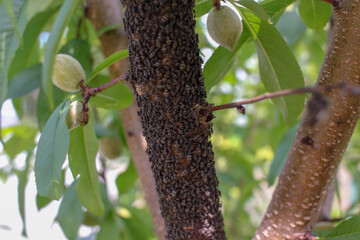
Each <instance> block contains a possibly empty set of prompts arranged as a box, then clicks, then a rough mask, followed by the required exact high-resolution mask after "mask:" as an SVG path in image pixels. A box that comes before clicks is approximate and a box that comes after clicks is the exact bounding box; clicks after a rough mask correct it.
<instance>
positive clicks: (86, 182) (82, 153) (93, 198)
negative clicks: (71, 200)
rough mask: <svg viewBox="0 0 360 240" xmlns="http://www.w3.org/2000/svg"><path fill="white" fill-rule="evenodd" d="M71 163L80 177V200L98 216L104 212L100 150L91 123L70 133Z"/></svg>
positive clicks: (73, 170)
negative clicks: (99, 173)
mask: <svg viewBox="0 0 360 240" xmlns="http://www.w3.org/2000/svg"><path fill="white" fill-rule="evenodd" d="M70 142H71V144H70V148H69V164H70V169H71V172H72V174H73V176H74V178H77V176H78V175H80V177H79V183H78V186H77V192H78V196H79V199H80V202H81V203H82V205H83V206H84V207H86V208H87V210H88V211H89V212H92V213H93V214H95V215H97V216H101V215H102V214H103V213H104V204H103V201H102V199H101V194H100V185H99V180H98V173H97V170H96V166H95V157H96V154H97V150H98V144H97V139H96V135H95V130H94V128H93V127H92V125H91V124H90V123H89V124H87V125H86V126H85V127H77V128H75V129H74V130H72V131H71V133H70Z"/></svg>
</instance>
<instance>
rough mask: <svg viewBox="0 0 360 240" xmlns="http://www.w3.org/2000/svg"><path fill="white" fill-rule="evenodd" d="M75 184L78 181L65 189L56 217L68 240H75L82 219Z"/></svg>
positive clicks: (82, 215)
mask: <svg viewBox="0 0 360 240" xmlns="http://www.w3.org/2000/svg"><path fill="white" fill-rule="evenodd" d="M77 183H78V181H74V182H73V183H72V184H71V185H70V186H69V187H68V188H67V189H66V191H65V193H64V197H63V198H62V201H61V204H60V207H59V211H58V214H57V216H56V221H57V222H58V223H59V224H60V226H61V229H62V230H63V232H64V233H65V236H66V237H67V238H68V239H70V240H75V239H76V238H77V233H78V230H79V227H80V225H81V223H82V222H83V218H84V213H83V211H82V205H81V202H80V201H79V198H78V196H77V193H76V185H77Z"/></svg>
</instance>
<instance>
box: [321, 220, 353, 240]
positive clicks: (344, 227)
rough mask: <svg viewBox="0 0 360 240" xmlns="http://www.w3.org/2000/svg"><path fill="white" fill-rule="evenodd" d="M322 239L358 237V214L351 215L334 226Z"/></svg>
mask: <svg viewBox="0 0 360 240" xmlns="http://www.w3.org/2000/svg"><path fill="white" fill-rule="evenodd" d="M320 239H324V240H357V239H360V216H355V217H352V218H350V219H348V220H346V221H344V222H342V223H340V224H339V225H338V226H337V227H336V228H334V229H333V230H332V231H331V232H330V233H329V234H327V235H326V236H325V237H324V238H320Z"/></svg>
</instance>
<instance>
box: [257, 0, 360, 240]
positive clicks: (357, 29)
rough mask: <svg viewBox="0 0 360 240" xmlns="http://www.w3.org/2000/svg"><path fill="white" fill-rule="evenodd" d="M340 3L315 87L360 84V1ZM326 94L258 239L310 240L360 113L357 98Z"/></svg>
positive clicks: (300, 136)
mask: <svg viewBox="0 0 360 240" xmlns="http://www.w3.org/2000/svg"><path fill="white" fill-rule="evenodd" d="M340 5H341V7H340ZM340 5H339V6H338V7H336V8H334V11H333V15H334V16H335V18H334V24H335V26H334V34H333V38H332V39H331V43H330V46H329V50H328V52H327V54H326V57H325V60H324V63H323V66H322V69H321V72H320V75H319V78H318V81H317V86H318V87H326V86H328V85H333V84H338V83H340V82H346V83H349V84H352V85H354V86H357V87H359V86H360V65H359V64H360V45H359V41H360V34H359V33H360V18H359V14H360V1H355V0H343V1H341V4H340ZM324 95H325V96H326V98H327V99H329V101H330V103H331V104H330V106H329V109H328V117H327V118H326V119H325V120H324V121H320V122H318V123H317V124H314V125H309V124H307V122H308V120H309V119H311V118H312V116H311V111H310V110H309V109H307V110H306V111H305V114H304V117H303V119H302V122H301V124H300V127H299V129H298V132H297V134H296V137H295V139H294V142H293V144H292V147H291V150H290V152H289V154H288V158H287V161H286V164H285V166H284V169H283V171H282V173H281V175H280V177H279V182H278V185H277V187H276V189H275V192H274V194H273V198H272V200H271V202H270V205H269V207H268V209H267V211H266V213H265V216H264V218H263V220H262V223H261V225H260V227H259V229H258V231H257V233H256V235H255V238H254V239H256V240H263V239H264V240H265V239H272V240H278V239H287V240H290V239H314V238H313V237H312V236H311V235H310V233H311V231H312V229H313V227H314V224H315V223H316V221H317V218H318V215H319V213H320V210H321V206H322V204H323V202H324V199H325V197H326V195H327V191H328V189H329V186H330V185H331V183H332V181H333V179H334V177H335V174H336V170H337V167H338V165H339V163H340V161H341V159H342V156H343V154H344V152H345V150H346V147H347V145H348V142H349V140H350V138H351V135H352V134H353V132H354V128H355V125H356V123H357V121H358V120H359V115H360V101H359V98H358V96H355V95H353V94H344V93H343V92H342V91H341V90H338V89H334V90H331V91H329V92H326V93H325V94H324Z"/></svg>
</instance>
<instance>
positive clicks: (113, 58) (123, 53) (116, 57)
mask: <svg viewBox="0 0 360 240" xmlns="http://www.w3.org/2000/svg"><path fill="white" fill-rule="evenodd" d="M128 56H129V51H128V50H127V49H124V50H120V51H117V52H115V53H113V54H112V55H110V56H109V57H107V58H106V59H105V60H104V61H103V62H102V63H100V64H99V65H98V66H97V67H96V68H95V69H94V70H93V72H92V73H91V74H90V76H89V79H88V82H89V81H90V80H91V79H92V78H94V77H95V76H96V75H97V74H98V73H99V72H101V70H103V69H104V68H107V67H109V66H111V65H113V64H114V63H116V62H117V61H120V60H121V59H124V58H126V57H128Z"/></svg>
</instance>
